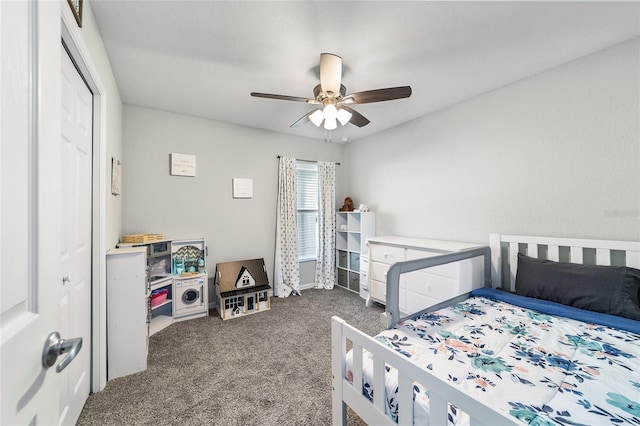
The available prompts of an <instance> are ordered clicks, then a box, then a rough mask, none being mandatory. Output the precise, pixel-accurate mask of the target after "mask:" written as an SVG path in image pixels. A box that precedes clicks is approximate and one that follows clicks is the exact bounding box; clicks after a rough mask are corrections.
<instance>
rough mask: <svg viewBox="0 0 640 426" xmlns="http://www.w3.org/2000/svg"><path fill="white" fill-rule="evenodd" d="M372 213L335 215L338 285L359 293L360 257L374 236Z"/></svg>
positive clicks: (361, 278) (362, 276) (341, 213)
mask: <svg viewBox="0 0 640 426" xmlns="http://www.w3.org/2000/svg"><path fill="white" fill-rule="evenodd" d="M375 218H376V217H375V213H373V212H337V213H336V266H337V273H338V285H340V286H342V287H344V288H347V289H349V290H352V291H354V292H357V293H359V292H360V289H359V288H360V286H361V284H360V281H361V280H364V279H366V274H362V275H361V274H360V270H361V266H360V256H361V255H362V254H364V255H365V256H366V252H367V247H366V242H367V240H368V239H369V238H372V237H373V236H374V235H375V231H376V221H375Z"/></svg>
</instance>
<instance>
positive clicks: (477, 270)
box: [367, 236, 483, 315]
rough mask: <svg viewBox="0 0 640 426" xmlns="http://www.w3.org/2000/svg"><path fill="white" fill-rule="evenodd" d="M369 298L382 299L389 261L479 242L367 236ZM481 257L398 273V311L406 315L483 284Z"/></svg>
mask: <svg viewBox="0 0 640 426" xmlns="http://www.w3.org/2000/svg"><path fill="white" fill-rule="evenodd" d="M368 245H369V281H368V287H369V298H368V299H367V304H370V303H371V301H376V302H379V303H382V304H385V302H386V291H387V272H388V270H389V268H390V267H391V265H393V264H394V263H396V262H402V261H405V260H413V259H423V258H427V257H432V256H437V255H439V254H442V253H446V252H451V251H459V250H465V249H470V248H476V247H480V246H481V245H479V244H473V243H462V242H454V241H441V240H428V239H422V238H408V237H397V236H389V237H374V238H370V239H369V243H368ZM482 273H483V263H482V258H480V257H476V258H472V259H465V260H462V261H459V262H453V263H448V264H446V265H440V266H434V267H432V268H428V269H423V270H420V271H415V272H410V273H407V274H402V275H401V276H400V293H399V296H400V300H399V302H400V306H399V308H400V312H401V314H403V315H409V314H412V313H414V312H418V311H420V310H422V309H425V308H428V307H429V306H433V305H435V304H437V303H440V302H443V301H445V300H448V299H451V298H452V297H455V296H458V295H460V294H463V293H466V292H469V291H471V290H473V289H475V288H480V287H482V286H483V275H482Z"/></svg>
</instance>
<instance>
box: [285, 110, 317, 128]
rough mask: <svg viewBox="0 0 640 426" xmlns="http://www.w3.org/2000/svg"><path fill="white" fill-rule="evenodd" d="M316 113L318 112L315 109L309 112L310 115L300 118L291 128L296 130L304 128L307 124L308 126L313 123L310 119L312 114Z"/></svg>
mask: <svg viewBox="0 0 640 426" xmlns="http://www.w3.org/2000/svg"><path fill="white" fill-rule="evenodd" d="M315 111H316V110H315V109H314V110H311V111H309V112H308V113H306V114H305V115H303V116H302V117H300V118H299V119H298V120H297V121H296V122H295V123H293V124H292V125H291V126H289V127H291V128H292V129H293V128H295V127H302V126H304V125H305V124H307V123H308V122H309V121H311V120H310V119H309V116H310V115H311V114H313V113H314V112H315Z"/></svg>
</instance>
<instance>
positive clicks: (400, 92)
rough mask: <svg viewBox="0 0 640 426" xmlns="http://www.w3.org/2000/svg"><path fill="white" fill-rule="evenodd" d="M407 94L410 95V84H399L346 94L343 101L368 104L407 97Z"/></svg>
mask: <svg viewBox="0 0 640 426" xmlns="http://www.w3.org/2000/svg"><path fill="white" fill-rule="evenodd" d="M409 96H411V86H400V87H389V88H387V89H376V90H365V91H364V92H357V93H352V94H350V95H347V96H346V97H345V98H344V100H343V102H345V103H350V104H369V103H372V102H382V101H391V100H394V99H402V98H408V97H409Z"/></svg>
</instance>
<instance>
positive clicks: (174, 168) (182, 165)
mask: <svg viewBox="0 0 640 426" xmlns="http://www.w3.org/2000/svg"><path fill="white" fill-rule="evenodd" d="M170 173H171V175H172V176H191V177H194V176H195V175H196V156H195V155H190V154H179V153H177V152H172V153H171V172H170Z"/></svg>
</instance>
